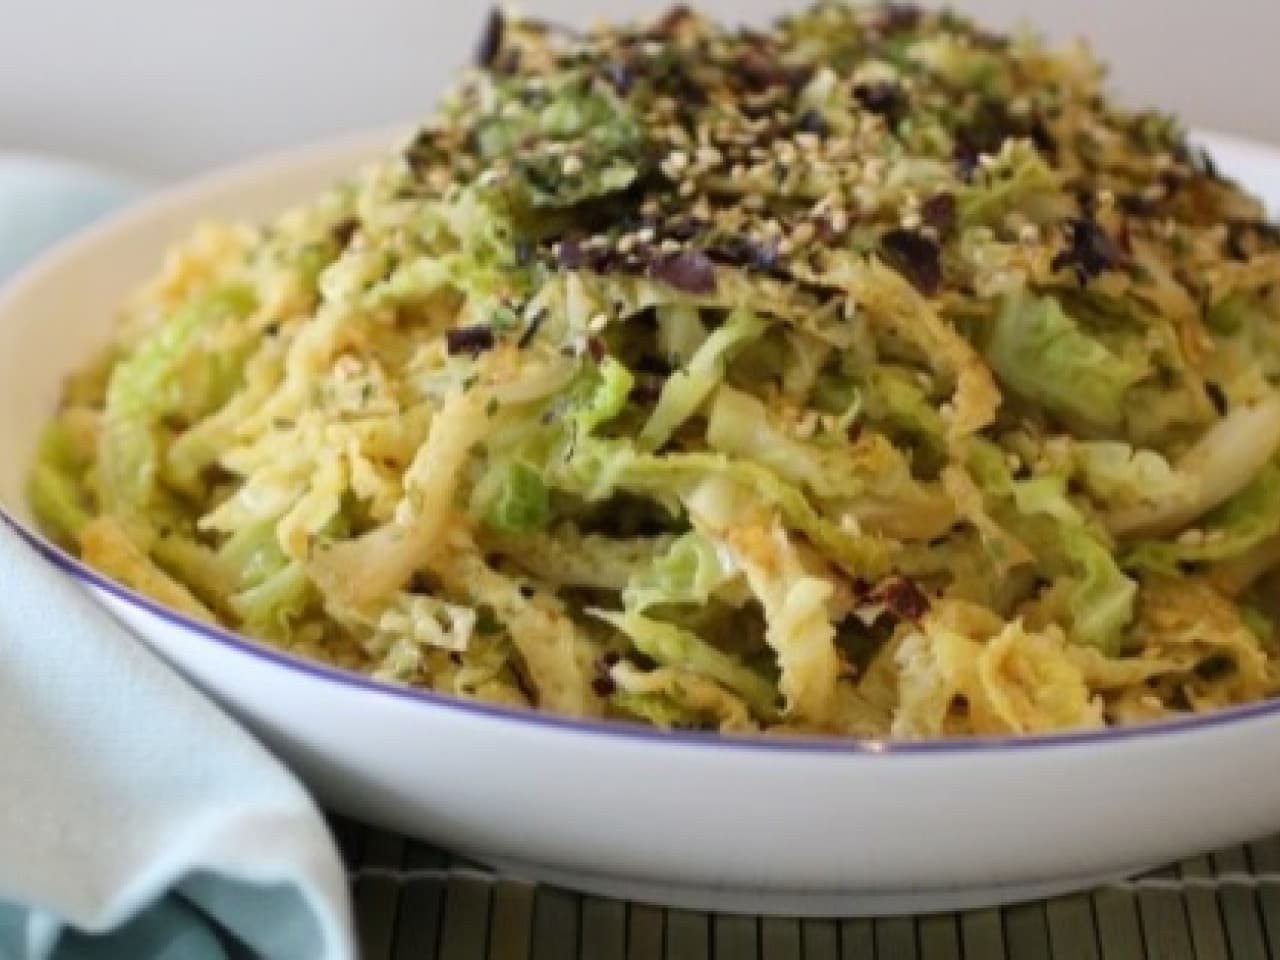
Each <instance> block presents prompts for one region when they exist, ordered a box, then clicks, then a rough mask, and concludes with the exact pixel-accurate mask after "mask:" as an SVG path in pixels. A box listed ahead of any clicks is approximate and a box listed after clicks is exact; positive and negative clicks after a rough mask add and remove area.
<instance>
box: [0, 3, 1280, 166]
mask: <svg viewBox="0 0 1280 960" xmlns="http://www.w3.org/2000/svg"><path fill="white" fill-rule="evenodd" d="M520 5H521V6H522V8H523V9H526V10H529V11H531V12H536V13H539V14H544V15H548V16H554V17H558V18H562V19H565V20H568V21H582V20H585V19H590V18H592V17H593V16H598V15H600V14H602V13H604V12H607V13H608V14H609V15H610V16H619V15H623V14H631V13H641V12H645V11H657V10H660V9H663V8H664V7H665V6H666V5H667V4H665V3H662V2H656V0H610V2H608V3H600V2H598V0H524V2H523V3H522V4H520ZM701 5H702V6H703V7H705V8H706V9H709V10H712V11H714V12H716V13H718V14H720V15H722V16H727V17H731V18H733V19H740V20H741V19H745V20H761V19H764V18H765V17H767V16H768V15H769V14H770V13H773V12H776V11H778V10H782V9H787V8H794V7H795V6H796V2H791V0H701ZM958 5H959V6H960V7H962V8H963V9H966V10H969V11H971V12H973V13H976V14H978V15H980V16H982V17H984V18H988V19H990V20H991V21H992V22H994V23H998V24H1004V25H1010V24H1014V23H1016V22H1018V21H1019V20H1027V19H1029V20H1034V21H1035V22H1037V23H1038V24H1040V25H1041V26H1042V27H1043V28H1044V29H1045V30H1046V31H1048V32H1049V33H1051V34H1052V35H1054V36H1056V37H1063V38H1066V37H1072V36H1075V35H1079V34H1082V33H1083V34H1087V35H1088V36H1090V37H1091V38H1092V39H1093V41H1094V43H1095V46H1096V47H1097V48H1098V49H1099V50H1100V51H1101V52H1102V53H1103V54H1104V55H1105V56H1106V57H1107V58H1108V59H1110V60H1111V61H1112V62H1113V63H1114V64H1115V70H1114V81H1115V84H1116V86H1117V88H1118V89H1120V90H1122V91H1123V92H1124V94H1125V95H1126V97H1128V98H1129V99H1130V100H1132V101H1134V102H1141V103H1152V104H1159V105H1161V106H1162V107H1165V108H1171V109H1176V110H1178V111H1180V112H1182V113H1183V115H1184V116H1185V117H1187V118H1188V119H1189V120H1190V121H1191V122H1192V123H1194V124H1195V125H1198V126H1206V127H1216V128H1220V129H1224V130H1229V131H1236V132H1240V133H1246V134H1252V135H1254V136H1257V137H1260V138H1263V139H1270V140H1272V141H1277V142H1280V108H1278V107H1277V106H1276V93H1275V90H1276V89H1277V87H1278V86H1280V84H1277V83H1276V82H1274V81H1275V79H1280V78H1277V77H1276V74H1277V72H1280V67H1277V65H1276V57H1275V50H1276V45H1277V38H1278V37H1280V3H1277V2H1275V0H1212V2H1191V0H1039V2H1037V0H961V2H960V3H959V4H958ZM487 10H488V4H487V3H483V2H479V3H477V2H469V0H452V2H440V0H49V2H41V0H0V150H2V149H5V148H10V149H14V148H23V149H38V150H47V151H55V152H59V153H66V154H71V155H74V156H78V157H82V158H85V159H90V160H95V161H98V162H103V163H109V164H114V165H118V166H121V167H124V168H127V169H131V170H133V171H136V172H139V173H146V174H155V175H161V176H172V175H180V174H184V173H189V172H191V171H194V170H199V169H201V168H205V167H209V166H214V165H217V164H220V163H224V162H226V161H228V160H232V159H235V158H238V157H243V156H246V155H250V154H253V153H257V152H261V151H263V150H266V149H270V148H272V147H276V146H279V145H282V144H287V143H292V142H297V141H300V140H306V139H312V138H316V137H320V136H325V135H328V134H331V133H334V132H338V131H344V130H350V129H353V128H358V127H365V126H371V125H377V124H382V123H386V122H390V121H397V120H403V119H406V118H411V117H413V116H415V115H420V114H422V113H423V112H424V111H426V110H427V109H428V108H429V106H430V104H431V101H432V98H433V96H434V95H435V93H436V92H437V91H438V90H439V89H440V87H441V85H442V84H443V83H444V82H445V81H446V79H447V77H448V76H449V74H450V72H451V71H452V70H453V68H454V67H455V66H456V65H457V64H458V63H460V62H461V61H463V60H465V59H466V58H467V57H468V56H469V55H470V52H471V49H472V47H473V46H474V43H475V38H476V34H477V31H478V24H479V23H480V21H481V19H482V18H483V16H484V14H485V13H486V12H487Z"/></svg>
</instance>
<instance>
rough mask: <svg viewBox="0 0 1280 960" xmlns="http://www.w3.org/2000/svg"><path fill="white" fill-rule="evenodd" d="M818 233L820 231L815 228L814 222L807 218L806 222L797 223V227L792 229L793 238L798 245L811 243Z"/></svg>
mask: <svg viewBox="0 0 1280 960" xmlns="http://www.w3.org/2000/svg"><path fill="white" fill-rule="evenodd" d="M817 233H818V231H817V230H816V229H815V228H814V226H813V224H812V223H810V222H809V221H807V220H806V221H805V222H803V223H801V224H799V225H797V226H796V228H795V229H794V230H792V231H791V240H792V242H793V243H795V244H797V245H803V244H806V243H810V242H811V241H812V240H813V238H814V237H815V236H817Z"/></svg>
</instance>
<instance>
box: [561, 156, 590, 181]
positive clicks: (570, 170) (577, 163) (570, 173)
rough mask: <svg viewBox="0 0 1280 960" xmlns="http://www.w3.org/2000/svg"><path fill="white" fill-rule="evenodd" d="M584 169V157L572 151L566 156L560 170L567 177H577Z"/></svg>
mask: <svg viewBox="0 0 1280 960" xmlns="http://www.w3.org/2000/svg"><path fill="white" fill-rule="evenodd" d="M584 169H586V167H585V165H584V164H583V162H582V158H581V157H579V156H575V155H574V154H572V153H571V154H569V155H568V156H567V157H565V158H564V162H563V163H561V164H560V172H561V173H562V174H564V175H565V176H566V177H576V176H577V175H578V174H580V173H581V172H582V171H583V170H584Z"/></svg>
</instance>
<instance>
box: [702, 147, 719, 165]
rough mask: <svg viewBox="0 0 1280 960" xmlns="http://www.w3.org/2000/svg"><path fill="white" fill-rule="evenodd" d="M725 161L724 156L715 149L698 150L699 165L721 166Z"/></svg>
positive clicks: (704, 148) (703, 148)
mask: <svg viewBox="0 0 1280 960" xmlns="http://www.w3.org/2000/svg"><path fill="white" fill-rule="evenodd" d="M723 160H724V155H723V154H722V153H721V152H720V151H719V150H717V149H716V148H715V147H699V148H698V163H700V164H702V165H703V166H704V167H715V166H719V165H720V163H721V162H722V161H723Z"/></svg>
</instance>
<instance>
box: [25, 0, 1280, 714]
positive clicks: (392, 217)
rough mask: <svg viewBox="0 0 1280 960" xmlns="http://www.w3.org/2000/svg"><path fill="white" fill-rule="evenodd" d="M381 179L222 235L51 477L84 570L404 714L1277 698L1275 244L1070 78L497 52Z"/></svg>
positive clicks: (609, 38)
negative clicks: (410, 696) (416, 696)
mask: <svg viewBox="0 0 1280 960" xmlns="http://www.w3.org/2000/svg"><path fill="white" fill-rule="evenodd" d="M494 23H495V25H496V26H497V27H500V29H495V30H493V31H491V33H490V35H489V36H488V37H487V42H486V43H485V44H484V45H483V47H482V50H481V57H480V62H479V63H478V64H477V65H476V67H475V69H472V70H469V71H467V72H466V73H465V74H464V75H463V77H462V78H461V80H460V83H459V85H458V86H457V87H456V89H454V90H453V91H452V92H450V93H449V94H448V95H447V96H445V98H444V99H443V101H442V102H441V104H440V106H439V108H438V109H437V110H436V111H435V112H434V114H433V115H432V116H431V117H430V118H429V119H428V120H427V121H426V122H425V123H424V124H423V125H422V127H421V128H420V129H419V130H418V131H417V132H416V133H415V134H414V135H413V136H412V137H411V138H409V139H408V141H407V142H404V143H401V144H398V145H396V146H395V148H394V149H393V150H391V151H390V152H389V153H388V155H387V156H386V157H385V158H383V159H382V160H380V161H378V162H375V163H372V164H369V165H368V166H367V167H365V168H364V169H361V170H359V171H353V173H352V175H351V176H350V178H348V179H347V180H346V181H345V182H343V183H341V184H338V185H336V186H334V187H333V188H331V189H329V190H327V191H325V192H323V193H322V194H320V195H319V196H316V197H315V198H313V199H312V200H310V201H308V202H306V203H303V204H300V205H299V206H297V207H296V208H294V209H291V210H288V211H285V212H283V213H281V214H280V215H279V216H278V217H276V218H275V219H274V220H273V221H272V222H270V223H267V224H262V225H249V224H235V223H210V224H205V225H203V226H201V227H200V228H199V229H197V230H196V231H195V232H194V233H193V235H192V236H191V237H190V238H189V239H187V240H186V241H184V242H183V243H182V244H180V245H179V246H178V247H177V248H176V249H175V250H174V251H173V252H172V253H171V254H170V255H169V256H168V257H167V258H166V259H165V261H164V263H163V264H161V265H159V268H158V270H157V274H156V276H155V277H154V278H152V279H151V280H150V281H149V282H148V283H147V284H146V285H145V286H144V287H143V288H142V289H141V290H140V291H139V292H138V293H137V294H136V295H134V296H133V297H132V298H130V300H129V301H128V302H127V303H125V304H124V305H123V308H122V310H121V311H120V323H119V325H118V326H117V328H116V333H115V335H114V336H113V337H112V338H111V341H110V342H109V343H108V344H106V345H105V349H101V350H95V351H93V353H92V356H91V357H90V358H89V360H88V362H87V363H86V365H85V367H84V369H83V370H81V371H80V372H78V373H75V374H73V375H72V376H71V377H70V378H69V379H68V381H67V383H66V388H65V390H64V393H63V397H62V402H61V405H60V406H59V408H58V409H57V411H56V412H55V413H54V415H53V416H52V418H51V422H50V424H49V426H48V428H47V430H46V431H45V433H44V434H43V438H42V440H41V442H40V444H39V448H38V449H37V451H36V452H35V463H34V464H33V466H32V470H31V475H30V480H29V487H28V491H29V498H30V502H31V506H32V510H33V512H34V514H35V516H36V517H37V518H38V520H39V522H40V524H41V525H42V527H43V528H44V529H45V530H46V531H48V533H49V534H50V535H51V536H52V537H54V538H56V539H57V540H58V542H59V543H61V544H62V545H63V546H65V547H66V548H67V549H70V550H75V551H78V553H79V554H80V556H82V557H83V558H84V559H85V560H86V561H87V562H88V563H90V564H92V565H94V566H96V567H97V568H99V569H101V570H102V571H104V572H105V573H106V574H107V575H109V576H111V577H114V578H115V579H117V580H118V581H120V582H121V583H122V584H124V585H126V586H128V587H130V588H132V589H134V590H138V591H140V592H143V593H146V594H148V595H150V596H151V597H153V598H155V599H157V600H158V601H160V602H162V603H165V604H167V605H169V606H171V607H173V608H175V609H177V610H180V611H182V612H184V613H186V614H188V615H190V616H192V617H195V618H198V619H200V620H202V621H205V622H218V623H221V624H223V625H225V626H227V627H229V628H232V629H235V630H239V631H241V632H243V633H245V634H248V635H250V636H252V637H255V638H257V639H259V640H261V641H262V642H265V643H269V644H272V645H275V646H278V647H280V648H282V649H286V650H290V651H293V652H294V653H296V654H298V655H299V656H304V657H310V658H315V659H319V660H323V661H325V662H329V663H333V664H336V665H339V666H341V667H344V668H348V669H352V670H358V671H362V672H364V673H367V674H369V675H372V676H374V677H376V678H378V679H380V680H383V681H386V682H390V683H397V684H404V685H408V686H411V687H420V688H424V689H431V690H438V691H441V692H443V693H446V694H449V695H454V696H461V697H469V698H476V699H481V700H484V701H487V702H490V703H496V704H501V705H505V706H513V707H520V708H534V709H540V710H550V711H555V712H558V713H562V714H566V715H571V716H585V717H601V718H612V719H618V720H625V721H631V722H642V723H649V724H654V725H657V726H660V727H664V728H690V729H706V730H720V731H725V732H732V733H760V732H768V733H771V734H772V733H782V734H787V733H795V732H808V733H818V734H824V735H833V736H844V737H892V736H900V737H937V736H984V735H1001V736H1004V735H1020V734H1035V733H1041V732H1046V731H1053V730H1062V729H1072V728H1092V727H1097V726H1100V725H1103V724H1124V723H1134V722H1142V721H1148V720H1153V719H1159V718H1162V717H1167V716H1172V715H1177V714H1181V713H1188V712H1195V711H1200V710H1208V709H1213V708H1216V707H1220V706H1223V705H1226V704H1232V703H1243V702H1250V701H1252V700H1257V699H1259V698H1261V697H1265V696H1271V695H1272V694H1273V693H1275V692H1276V690H1275V686H1276V681H1275V678H1276V677H1277V676H1278V675H1280V639H1278V638H1277V636H1276V634H1277V631H1276V628H1275V625H1276V622H1277V621H1276V618H1277V615H1280V602H1277V601H1276V599H1275V597H1276V596H1277V595H1280V594H1277V585H1280V390H1278V389H1277V385H1278V384H1280V231H1277V230H1276V228H1275V227H1273V226H1272V225H1270V224H1269V223H1268V222H1267V221H1266V219H1265V214H1264V211H1263V208H1262V206H1261V204H1260V203H1259V202H1258V201H1257V200H1256V199H1254V198H1252V197H1250V196H1249V195H1248V194H1246V193H1245V192H1244V191H1243V190H1241V189H1240V188H1239V187H1238V186H1236V185H1235V184H1232V183H1230V182H1228V181H1226V180H1224V179H1222V178H1221V177H1220V176H1219V175H1218V174H1217V173H1216V171H1215V170H1214V169H1213V167H1212V164H1210V163H1207V162H1204V161H1203V160H1202V159H1201V157H1200V155H1199V152H1198V151H1196V150H1194V149H1192V148H1191V147H1190V146H1189V145H1188V143H1187V141H1186V138H1185V136H1184V134H1183V133H1182V132H1181V130H1180V129H1179V128H1178V126H1177V124H1176V123H1174V122H1173V121H1170V120H1168V119H1167V118H1164V117H1161V116H1156V115H1152V114H1142V113H1134V112H1132V111H1128V110H1125V109H1123V108H1121V107H1119V106H1117V105H1115V104H1114V103H1113V102H1112V101H1111V100H1110V99H1109V98H1108V97H1107V96H1106V94H1105V92H1104V90H1103V87H1102V76H1103V71H1102V69H1101V67H1100V65H1099V64H1097V63H1096V62H1095V61H1094V60H1093V59H1092V58H1091V57H1090V56H1089V55H1088V53H1087V52H1086V51H1085V50H1084V49H1083V48H1081V47H1072V48H1069V49H1066V50H1063V51H1054V50H1051V49H1049V48H1047V47H1046V46H1044V45H1043V44H1042V43H1041V42H1040V41H1038V40H1037V39H1036V38H1034V37H1033V36H1031V35H1029V34H1023V35H1019V36H1016V37H1003V36H1000V35H998V34H995V33H992V32H990V31H986V30H983V29H982V28H981V27H979V26H978V25H976V24H974V23H972V22H971V21H969V20H968V19H967V18H965V17H963V16H961V15H958V14H955V13H944V12H935V11H933V10H930V9H919V10H916V9H910V10H903V9H897V8H894V7H893V6H892V5H890V6H880V5H871V4H857V3H852V4H841V3H833V2H825V0H824V2H820V3H818V4H817V5H816V6H815V7H813V8H812V9H810V10H808V11H805V12H799V13H796V14H794V15H792V16H789V17H785V18H783V19H781V20H780V21H779V22H778V23H777V24H776V25H775V26H774V27H773V28H772V29H771V30H770V31H769V32H768V33H767V34H760V33H752V32H741V31H737V30H732V29H726V28H723V27H721V26H718V25H716V24H715V23H713V22H712V21H710V20H709V19H707V18H705V17H703V16H700V15H699V14H697V13H695V12H693V11H690V10H687V9H684V8H681V9H678V10H676V11H673V12H671V13H669V14H667V15H666V16H664V17H663V18H661V19H659V20H657V21H655V22H653V23H647V24H638V25H625V26H613V27H611V26H600V27H595V28H592V29H591V30H589V31H587V32H583V33H578V32H574V31H566V30H559V29H556V28H554V27H553V26H552V25H549V24H546V23H543V22H540V21H536V20H531V19H528V18H525V17H523V16H521V15H519V14H516V13H510V12H508V13H501V14H498V15H497V19H496V20H495V21H494Z"/></svg>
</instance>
